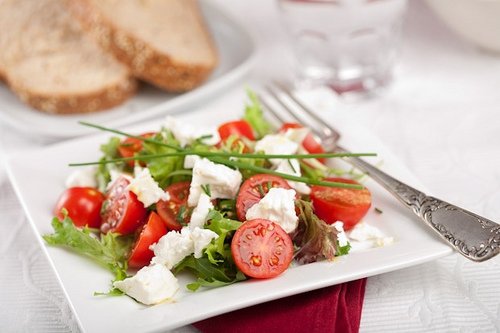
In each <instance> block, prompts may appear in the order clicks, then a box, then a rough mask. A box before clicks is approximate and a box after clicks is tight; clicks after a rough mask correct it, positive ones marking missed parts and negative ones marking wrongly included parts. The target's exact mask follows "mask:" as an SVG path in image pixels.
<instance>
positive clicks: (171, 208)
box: [156, 181, 190, 230]
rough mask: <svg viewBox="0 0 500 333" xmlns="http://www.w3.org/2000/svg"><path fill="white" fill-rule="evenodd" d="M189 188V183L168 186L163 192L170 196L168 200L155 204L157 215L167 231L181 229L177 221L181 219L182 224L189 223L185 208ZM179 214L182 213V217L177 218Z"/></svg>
mask: <svg viewBox="0 0 500 333" xmlns="http://www.w3.org/2000/svg"><path fill="white" fill-rule="evenodd" d="M189 186H190V182H189V181H184V182H179V183H174V184H172V185H169V186H168V187H167V188H166V189H165V191H166V192H168V194H169V195H170V200H167V201H163V200H162V201H158V202H157V203H156V210H157V211H158V215H160V217H161V218H162V219H163V221H164V222H165V224H166V225H167V228H168V230H181V229H182V224H181V222H180V221H179V220H178V219H181V221H182V223H183V224H187V223H189V220H190V216H189V212H188V208H187V200H188V197H189ZM181 209H182V210H183V211H182V212H181ZM179 213H182V216H179Z"/></svg>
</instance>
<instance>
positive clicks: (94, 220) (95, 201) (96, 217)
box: [54, 187, 104, 228]
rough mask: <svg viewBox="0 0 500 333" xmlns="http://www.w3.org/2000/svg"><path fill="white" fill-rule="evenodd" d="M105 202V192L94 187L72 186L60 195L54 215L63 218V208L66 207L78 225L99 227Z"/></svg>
mask: <svg viewBox="0 0 500 333" xmlns="http://www.w3.org/2000/svg"><path fill="white" fill-rule="evenodd" d="M103 202H104V194H102V193H101V192H99V191H98V190H97V189H95V188H93V187H71V188H68V189H66V190H65V191H64V192H63V193H62V194H61V196H60V197H59V200H58V201H57V204H56V206H55V208H54V215H55V216H57V217H58V218H59V219H61V220H62V219H63V214H62V213H61V209H63V208H66V210H67V211H68V216H69V217H70V218H71V220H73V223H74V225H76V226H77V227H84V226H88V227H89V228H99V227H100V226H101V215H100V212H101V206H102V203H103Z"/></svg>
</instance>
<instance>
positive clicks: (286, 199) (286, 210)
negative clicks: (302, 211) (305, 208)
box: [246, 188, 299, 233]
mask: <svg viewBox="0 0 500 333" xmlns="http://www.w3.org/2000/svg"><path fill="white" fill-rule="evenodd" d="M258 218H262V219H268V220H271V221H273V222H275V223H277V224H279V225H280V226H281V227H282V228H283V229H284V230H285V231H286V232H287V233H290V232H292V231H294V230H295V229H296V228H297V225H298V223H299V219H298V217H297V215H296V214H295V190H287V189H284V188H271V189H270V190H269V192H267V194H266V195H265V196H264V198H262V199H261V200H260V201H259V202H258V203H256V204H255V205H253V206H252V207H250V209H249V210H248V211H247V213H246V219H247V220H253V219H258Z"/></svg>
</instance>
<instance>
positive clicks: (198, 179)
mask: <svg viewBox="0 0 500 333" xmlns="http://www.w3.org/2000/svg"><path fill="white" fill-rule="evenodd" d="M241 180H242V176H241V173H240V172H239V171H238V170H233V169H231V168H229V167H227V166H225V165H222V164H215V163H213V162H211V161H209V160H208V159H206V158H202V159H199V160H197V161H196V162H195V164H194V167H193V179H192V180H191V186H190V188H189V197H188V205H189V206H190V207H194V206H195V205H196V204H197V203H198V200H199V199H200V195H201V193H202V192H203V189H202V186H208V188H209V189H210V198H211V199H217V198H221V199H233V198H234V197H236V194H237V193H238V190H239V188H240V184H241Z"/></svg>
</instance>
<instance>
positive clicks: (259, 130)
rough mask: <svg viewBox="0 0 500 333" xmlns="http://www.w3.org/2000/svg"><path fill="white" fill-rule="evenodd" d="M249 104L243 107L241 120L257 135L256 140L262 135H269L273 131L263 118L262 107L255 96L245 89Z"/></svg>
mask: <svg viewBox="0 0 500 333" xmlns="http://www.w3.org/2000/svg"><path fill="white" fill-rule="evenodd" d="M247 95H248V99H249V103H247V104H246V105H245V114H244V116H243V119H244V120H246V121H247V122H248V123H249V124H250V126H252V128H253V129H254V131H255V133H256V134H257V137H256V139H257V140H258V139H261V138H262V137H263V136H264V135H266V134H270V133H272V131H273V128H272V126H271V124H270V123H269V122H268V121H267V120H266V119H265V118H264V113H263V112H262V105H261V104H260V101H259V98H258V97H257V94H256V93H255V92H253V91H252V90H250V89H247Z"/></svg>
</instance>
